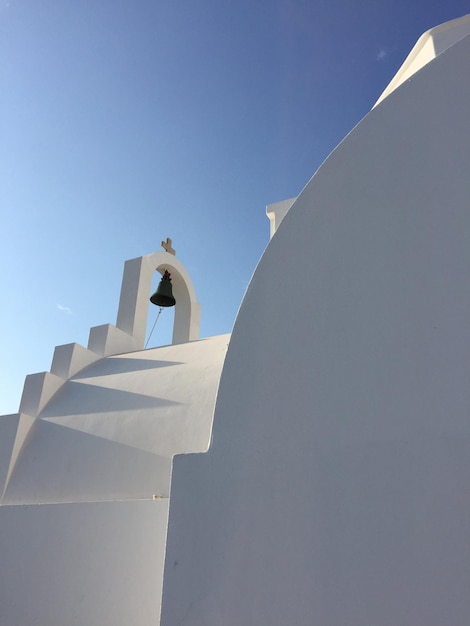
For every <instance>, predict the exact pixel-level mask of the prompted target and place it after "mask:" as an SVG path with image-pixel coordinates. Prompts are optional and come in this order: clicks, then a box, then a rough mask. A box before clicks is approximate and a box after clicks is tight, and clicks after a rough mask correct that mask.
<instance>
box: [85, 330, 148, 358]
mask: <svg viewBox="0 0 470 626" xmlns="http://www.w3.org/2000/svg"><path fill="white" fill-rule="evenodd" d="M136 344H137V342H136V340H135V338H134V337H132V336H131V335H129V334H128V333H126V332H124V331H123V330H121V329H120V328H116V326H113V324H102V325H101V326H93V328H90V336H89V339H88V349H89V350H91V351H92V352H94V353H95V354H98V355H99V356H111V355H113V354H120V353H122V352H132V351H134V350H137V345H136Z"/></svg>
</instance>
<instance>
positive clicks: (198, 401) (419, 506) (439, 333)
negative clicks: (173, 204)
mask: <svg viewBox="0 0 470 626" xmlns="http://www.w3.org/2000/svg"><path fill="white" fill-rule="evenodd" d="M469 68H470V16H466V17H463V18H461V19H459V20H454V21H452V22H448V23H446V24H443V25H441V26H438V27H436V28H434V29H432V30H430V31H429V32H427V33H425V34H424V35H423V36H422V37H421V38H420V39H419V41H418V42H417V44H416V45H415V47H414V48H413V50H412V51H411V53H410V54H409V56H408V58H407V59H406V60H405V62H404V64H403V66H402V67H401V69H400V70H399V72H398V73H397V75H396V76H395V78H394V79H393V80H392V82H391V83H390V85H389V86H388V87H387V88H386V90H385V91H384V93H383V94H382V96H381V97H380V99H379V100H378V102H377V104H376V105H375V107H374V108H373V109H372V110H371V111H370V113H369V114H368V115H367V116H366V117H365V118H364V119H363V120H362V121H361V122H360V123H359V124H358V125H357V126H356V127H355V128H354V129H353V130H352V131H351V133H350V134H349V135H348V136H347V137H346V138H345V139H344V140H343V141H342V142H341V144H340V145H339V146H338V147H337V148H336V149H335V150H334V151H333V152H332V154H331V155H330V156H329V157H328V159H327V160H326V161H325V162H324V163H323V165H322V166H321V167H320V169H319V170H318V172H317V173H316V174H315V176H313V178H312V179H311V180H310V182H309V183H308V184H307V186H306V187H305V188H304V190H303V191H302V192H301V193H300V195H299V196H298V197H297V198H294V199H291V200H287V201H284V202H280V203H278V204H274V205H270V206H269V207H268V216H269V218H270V221H271V240H270V243H269V245H268V247H267V249H266V251H265V253H264V255H263V257H262V258H261V260H260V262H259V265H258V267H257V269H256V271H255V273H254V276H253V278H252V280H251V283H250V285H249V287H248V289H247V292H246V294H245V297H244V300H243V302H242V305H241V307H240V311H239V313H238V316H237V319H236V322H235V326H234V329H233V333H232V334H231V335H222V336H217V337H211V338H205V339H200V338H199V317H200V305H199V303H198V301H197V297H196V293H195V290H194V288H193V285H192V282H191V279H190V276H189V273H188V271H187V269H186V268H185V267H184V266H183V264H182V263H181V262H180V261H179V259H178V257H177V256H176V255H175V254H173V252H174V251H173V249H172V248H171V241H169V240H168V241H167V242H166V243H165V245H164V248H165V249H164V251H161V252H155V253H154V254H150V255H148V256H143V257H141V258H138V259H133V260H131V261H127V262H126V264H125V267H124V276H123V282H122V290H121V298H120V303H119V309H118V316H117V321H116V325H112V324H106V325H103V326H98V327H94V328H92V329H91V330H90V336H89V342H88V346H87V347H84V346H80V345H78V344H69V345H63V346H58V347H56V349H55V352H54V357H53V360H52V364H51V368H50V371H49V372H43V373H39V374H32V375H30V376H28V377H27V378H26V381H25V385H24V391H23V396H22V398H21V403H20V408H19V412H18V413H17V414H13V415H4V416H2V417H0V498H1V499H0V503H1V506H0V625H1V626H131V625H132V626H151V625H152V626H157V625H158V624H161V626H256V625H258V624H259V625H263V626H290V625H292V626H312V625H315V626H418V625H420V626H421V625H423V626H424V625H426V626H444V625H446V626H447V625H449V626H469V624H470V80H469ZM165 270H168V271H169V272H170V274H171V279H172V286H173V295H174V297H175V300H176V307H175V322H174V332H173V343H172V344H171V345H168V346H163V347H158V348H151V349H144V341H145V336H144V335H145V329H146V323H147V313H148V307H149V303H148V299H149V296H150V289H151V280H152V276H153V274H154V272H155V271H158V272H160V273H163V272H164V271H165ZM286 284H288V285H289V291H290V293H292V294H295V298H296V306H295V307H292V308H291V309H290V310H289V315H288V316H286V315H285V308H284V307H283V306H279V303H278V294H279V293H280V292H282V290H283V288H284V287H285V285H286Z"/></svg>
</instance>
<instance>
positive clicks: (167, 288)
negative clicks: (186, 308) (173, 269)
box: [150, 270, 176, 306]
mask: <svg viewBox="0 0 470 626" xmlns="http://www.w3.org/2000/svg"><path fill="white" fill-rule="evenodd" d="M150 302H151V303H152V304H155V305H156V306H175V304H176V300H175V299H174V297H173V289H172V286H171V278H170V272H169V271H168V270H165V273H164V274H163V276H162V279H161V281H160V282H159V284H158V288H157V291H156V292H155V293H154V294H153V296H150Z"/></svg>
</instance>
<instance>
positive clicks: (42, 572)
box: [0, 335, 229, 626]
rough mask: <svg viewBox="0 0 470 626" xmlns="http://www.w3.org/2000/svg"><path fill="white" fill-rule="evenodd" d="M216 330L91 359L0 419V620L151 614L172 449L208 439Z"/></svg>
mask: <svg viewBox="0 0 470 626" xmlns="http://www.w3.org/2000/svg"><path fill="white" fill-rule="evenodd" d="M228 339H229V336H228V335H221V336H219V337H214V338H210V339H205V340H201V341H193V342H190V343H187V344H180V345H172V346H164V347H161V348H154V349H150V350H142V351H138V352H132V353H129V354H118V355H114V356H110V357H107V358H103V359H100V360H98V361H96V362H94V363H92V364H91V365H89V366H88V367H86V368H85V369H83V370H82V371H78V372H76V373H74V374H73V376H72V377H71V378H70V379H69V380H67V381H64V380H62V381H61V386H60V388H59V390H58V391H57V392H56V394H55V395H54V396H52V398H51V399H50V401H49V402H47V403H46V405H45V406H44V407H43V408H42V410H41V411H40V412H39V414H38V415H37V416H31V415H28V414H25V413H23V414H21V415H19V416H18V415H8V416H3V417H0V480H1V489H0V495H2V498H1V502H2V505H3V506H1V507H0V624H1V626H16V625H21V626H62V625H67V626H129V625H130V624H132V626H148V625H150V624H152V625H156V624H158V623H159V616H160V604H161V590H162V580H163V567H164V556H165V545H166V531H167V522H168V498H169V493H170V478H171V464H172V458H173V455H174V454H179V453H190V452H192V453H194V452H204V451H206V450H207V448H208V446H209V442H210V437H211V427H212V418H213V410H214V404H215V396H216V392H217V388H218V383H219V377H220V371H221V368H222V363H223V360H224V358H225V353H226V349H227V343H228ZM73 349H74V350H75V351H76V350H77V348H76V347H73ZM84 350H85V349H84V348H81V351H84ZM79 352H80V350H79ZM59 360H60V359H59ZM55 369H56V371H57V372H59V371H60V368H58V366H57V360H56V368H55ZM49 377H52V379H53V380H55V378H56V375H49ZM43 378H44V377H43V376H42V375H35V376H33V378H32V379H29V380H30V383H27V385H26V388H25V396H24V399H23V403H22V404H23V408H24V409H25V408H26V407H28V406H30V404H31V403H30V402H28V397H27V396H28V390H29V391H30V392H31V393H32V392H35V389H34V387H35V384H33V383H35V381H36V380H37V379H38V380H39V379H40V380H43ZM47 380H48V379H47V377H46V382H47ZM31 381H32V383H31ZM34 397H36V395H34ZM32 404H35V403H34V402H33V403H32Z"/></svg>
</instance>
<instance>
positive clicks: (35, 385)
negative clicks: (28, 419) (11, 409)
mask: <svg viewBox="0 0 470 626" xmlns="http://www.w3.org/2000/svg"><path fill="white" fill-rule="evenodd" d="M63 384H64V379H63V378H60V377H59V376H56V375H55V374H51V373H50V372H39V373H38V374H29V375H28V376H26V379H25V381H24V387H23V395H22V396H21V402H20V413H26V414H27V415H31V416H32V417H36V416H37V415H38V413H40V412H41V411H42V409H43V408H44V407H45V406H46V404H47V403H48V402H49V400H50V399H51V398H52V396H53V395H54V394H55V393H56V392H57V391H58V390H59V389H60V387H62V385H63Z"/></svg>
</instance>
